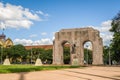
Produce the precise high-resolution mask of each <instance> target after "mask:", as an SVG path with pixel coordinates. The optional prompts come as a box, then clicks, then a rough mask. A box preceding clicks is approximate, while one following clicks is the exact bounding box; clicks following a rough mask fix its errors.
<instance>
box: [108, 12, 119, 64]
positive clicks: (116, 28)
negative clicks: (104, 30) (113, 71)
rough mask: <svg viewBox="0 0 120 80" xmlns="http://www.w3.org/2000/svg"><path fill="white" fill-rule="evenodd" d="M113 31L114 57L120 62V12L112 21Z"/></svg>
mask: <svg viewBox="0 0 120 80" xmlns="http://www.w3.org/2000/svg"><path fill="white" fill-rule="evenodd" d="M111 26H112V28H111V29H110V31H111V32H113V40H112V43H111V45H112V50H113V51H114V55H113V59H114V60H116V61H117V62H120V46H119V45H120V12H119V13H118V14H117V15H116V16H115V17H114V18H113V20H112V23H111Z"/></svg>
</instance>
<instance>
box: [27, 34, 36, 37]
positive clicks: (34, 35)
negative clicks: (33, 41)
mask: <svg viewBox="0 0 120 80" xmlns="http://www.w3.org/2000/svg"><path fill="white" fill-rule="evenodd" d="M29 37H30V38H34V37H37V34H32V35H30V36H29Z"/></svg>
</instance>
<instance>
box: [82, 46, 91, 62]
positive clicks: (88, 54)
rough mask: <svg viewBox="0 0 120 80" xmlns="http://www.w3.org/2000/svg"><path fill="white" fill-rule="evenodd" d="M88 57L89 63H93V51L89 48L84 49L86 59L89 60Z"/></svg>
mask: <svg viewBox="0 0 120 80" xmlns="http://www.w3.org/2000/svg"><path fill="white" fill-rule="evenodd" d="M87 58H88V64H92V61H93V60H92V51H91V50H89V49H86V48H85V49H84V60H85V61H87Z"/></svg>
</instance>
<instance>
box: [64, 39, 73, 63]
mask: <svg viewBox="0 0 120 80" xmlns="http://www.w3.org/2000/svg"><path fill="white" fill-rule="evenodd" d="M62 47H63V64H70V62H71V59H70V43H69V42H68V41H64V42H63V43H62Z"/></svg>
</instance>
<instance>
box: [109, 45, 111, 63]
mask: <svg viewBox="0 0 120 80" xmlns="http://www.w3.org/2000/svg"><path fill="white" fill-rule="evenodd" d="M109 65H111V56H110V46H109Z"/></svg>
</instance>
